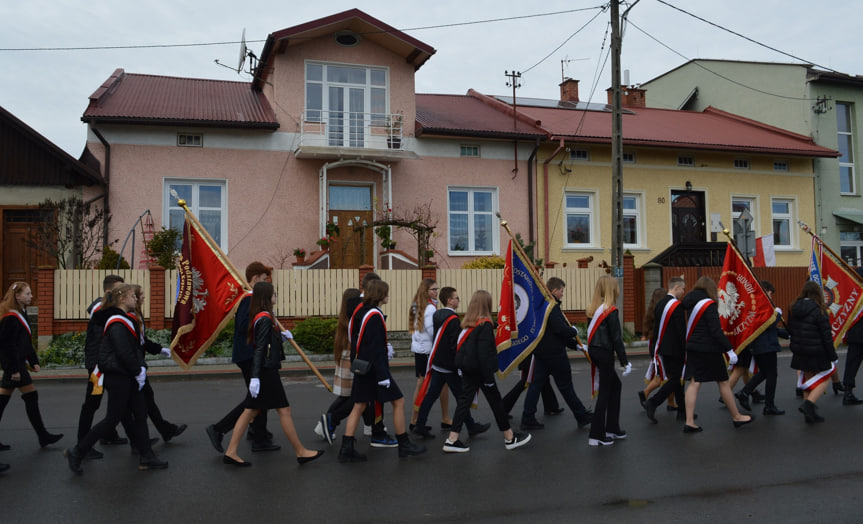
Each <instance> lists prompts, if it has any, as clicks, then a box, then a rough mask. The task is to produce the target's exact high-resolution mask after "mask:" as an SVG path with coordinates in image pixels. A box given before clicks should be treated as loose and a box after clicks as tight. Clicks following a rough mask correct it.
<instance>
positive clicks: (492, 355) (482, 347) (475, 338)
mask: <svg viewBox="0 0 863 524" xmlns="http://www.w3.org/2000/svg"><path fill="white" fill-rule="evenodd" d="M455 363H456V366H458V368H459V369H461V370H462V371H464V372H467V373H471V374H475V375H477V374H478V375H480V376H481V377H482V383H483V384H491V383H493V382H494V374H495V372H497V344H496V343H495V341H494V324H492V323H491V322H483V323H482V324H480V325H478V326H476V327H475V328H474V329H473V331H471V332H470V334H469V335H468V336H467V338H466V339H465V340H464V342H463V343H462V345H461V349H459V351H458V353H457V354H456V357H455Z"/></svg>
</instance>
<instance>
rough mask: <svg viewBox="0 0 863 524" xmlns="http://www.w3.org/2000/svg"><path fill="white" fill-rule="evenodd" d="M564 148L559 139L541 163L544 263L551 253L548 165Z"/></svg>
mask: <svg viewBox="0 0 863 524" xmlns="http://www.w3.org/2000/svg"><path fill="white" fill-rule="evenodd" d="M564 147H565V146H564V142H563V139H562V138H561V139H560V144H558V146H557V149H555V150H554V152H553V153H552V154H551V155H549V156H548V158H546V159H545V161H544V162H543V163H542V176H543V180H542V193H543V195H542V197H543V204H544V206H543V207H544V208H545V209H543V224H544V225H543V227H544V231H543V238H544V241H543V243H544V246H543V252H544V258H543V260H545V262H546V263H548V262H550V260H549V258H548V257H549V253H550V252H551V249H550V248H549V245H548V239H549V236H548V163H549V162H551V161H552V159H553V158H554V157H556V156H557V154H558V153H560V152H561V151H563V149H564Z"/></svg>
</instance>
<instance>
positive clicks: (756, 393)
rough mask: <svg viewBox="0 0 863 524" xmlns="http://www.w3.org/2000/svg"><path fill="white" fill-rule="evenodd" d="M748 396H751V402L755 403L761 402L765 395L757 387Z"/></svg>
mask: <svg viewBox="0 0 863 524" xmlns="http://www.w3.org/2000/svg"><path fill="white" fill-rule="evenodd" d="M749 396H751V397H752V402H753V403H755V404H763V403H764V401H765V400H767V397H765V396H764V395H763V394H762V393H761V392H760V391H758V390H757V389H756V390H755V391H753V392H752V394H750V395H749Z"/></svg>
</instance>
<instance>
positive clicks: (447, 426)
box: [440, 422, 452, 431]
mask: <svg viewBox="0 0 863 524" xmlns="http://www.w3.org/2000/svg"><path fill="white" fill-rule="evenodd" d="M440 429H441V431H450V430H452V423H450V424H447V423H446V422H441V423H440Z"/></svg>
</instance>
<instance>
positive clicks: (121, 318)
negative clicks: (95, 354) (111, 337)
mask: <svg viewBox="0 0 863 524" xmlns="http://www.w3.org/2000/svg"><path fill="white" fill-rule="evenodd" d="M118 323H119V324H122V325H124V326H126V329H128V330H129V332H130V333H132V336H133V337H135V338H138V330H137V329H135V323H134V322H132V319H131V318H129V317H127V316H126V315H112V316H111V317H110V318H109V319H108V321H107V322H105V329H104V331H102V334H103V335H104V334H105V333H107V332H108V328H109V327H111V325H112V324H118Z"/></svg>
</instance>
